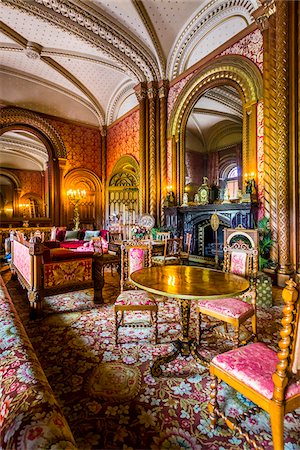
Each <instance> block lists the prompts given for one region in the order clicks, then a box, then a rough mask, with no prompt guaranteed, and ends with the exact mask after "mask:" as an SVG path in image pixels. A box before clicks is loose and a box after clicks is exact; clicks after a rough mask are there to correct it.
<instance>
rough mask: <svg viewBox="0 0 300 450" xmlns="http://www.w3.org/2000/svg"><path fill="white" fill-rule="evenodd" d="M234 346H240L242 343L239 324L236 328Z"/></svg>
mask: <svg viewBox="0 0 300 450" xmlns="http://www.w3.org/2000/svg"><path fill="white" fill-rule="evenodd" d="M233 339H234V341H233V342H234V347H235V348H238V346H239V345H240V327H239V326H238V325H237V326H236V327H235V328H234V338H233Z"/></svg>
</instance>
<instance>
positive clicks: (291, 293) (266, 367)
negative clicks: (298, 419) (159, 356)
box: [208, 280, 300, 450]
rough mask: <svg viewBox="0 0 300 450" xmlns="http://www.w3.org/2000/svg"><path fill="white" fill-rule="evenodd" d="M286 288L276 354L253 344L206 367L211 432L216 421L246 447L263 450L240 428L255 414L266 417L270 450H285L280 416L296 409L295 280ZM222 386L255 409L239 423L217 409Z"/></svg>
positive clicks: (298, 330) (299, 368) (299, 364)
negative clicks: (249, 445)
mask: <svg viewBox="0 0 300 450" xmlns="http://www.w3.org/2000/svg"><path fill="white" fill-rule="evenodd" d="M286 284H287V286H286V287H285V289H284V290H283V293H282V297H283V300H284V303H285V305H284V307H283V318H282V321H281V324H282V328H281V331H280V336H281V339H280V341H279V344H278V346H279V352H278V353H277V352H276V351H274V350H273V349H271V348H269V347H268V346H267V345H266V344H264V343H262V342H255V343H250V344H247V345H246V346H244V347H239V348H237V349H233V350H230V351H228V352H225V353H222V354H220V355H217V356H216V357H214V358H213V359H212V361H211V363H210V375H211V393H210V400H209V404H208V409H209V414H210V421H211V426H212V427H213V428H215V426H216V424H217V417H218V416H220V417H222V419H224V420H225V423H226V424H227V426H228V427H229V428H230V429H231V430H234V431H237V432H239V433H240V434H241V435H242V436H243V437H244V438H245V439H246V440H247V442H248V443H250V444H252V445H253V447H254V448H255V449H260V450H263V449H264V446H263V445H261V444H260V442H258V437H257V436H256V434H255V433H253V437H252V436H250V435H249V433H248V432H247V431H246V430H245V429H244V430H243V428H242V426H241V422H242V421H243V420H245V419H247V417H250V416H251V414H253V413H256V412H258V411H259V408H261V409H262V410H264V411H266V412H268V413H269V414H270V422H271V432H272V440H273V446H274V450H283V449H284V416H285V414H288V413H289V412H292V411H294V410H296V409H297V408H299V407H300V326H299V315H300V305H299V298H298V297H299V295H298V291H297V289H296V283H294V282H293V280H289V281H287V282H286ZM221 381H223V382H225V383H226V384H228V385H229V386H231V387H232V388H233V389H235V390H236V391H237V392H239V393H240V394H242V395H243V396H245V397H246V398H247V399H249V400H250V401H251V402H253V403H254V404H255V405H257V406H256V407H254V408H252V409H250V411H247V412H245V413H243V414H241V416H238V417H234V418H232V417H229V416H226V415H225V413H224V412H223V411H221V410H220V408H219V405H218V392H217V391H218V384H219V383H220V382H221ZM222 395H224V390H222ZM223 400H224V399H223ZM223 400H222V401H223ZM225 402H226V398H225Z"/></svg>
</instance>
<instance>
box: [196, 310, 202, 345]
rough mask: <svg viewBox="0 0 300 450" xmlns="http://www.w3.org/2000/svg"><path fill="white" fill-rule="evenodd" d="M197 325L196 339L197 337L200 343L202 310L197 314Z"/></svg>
mask: <svg viewBox="0 0 300 450" xmlns="http://www.w3.org/2000/svg"><path fill="white" fill-rule="evenodd" d="M197 322H198V323H197V326H196V334H197V335H196V339H197V343H198V345H200V341H201V312H199V313H198V314H197Z"/></svg>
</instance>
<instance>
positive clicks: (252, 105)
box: [168, 55, 263, 203]
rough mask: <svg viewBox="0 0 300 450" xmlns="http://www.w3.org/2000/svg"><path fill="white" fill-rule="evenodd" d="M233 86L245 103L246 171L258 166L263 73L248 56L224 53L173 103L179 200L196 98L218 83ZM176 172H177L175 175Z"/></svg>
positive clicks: (175, 179)
mask: <svg viewBox="0 0 300 450" xmlns="http://www.w3.org/2000/svg"><path fill="white" fill-rule="evenodd" d="M224 84H226V85H230V86H232V87H234V88H235V89H236V90H237V91H238V92H239V94H240V96H241V100H242V105H243V157H242V160H243V172H244V173H246V172H255V173H256V172H257V169H256V141H257V140H256V135H257V130H256V106H257V103H258V102H259V101H260V100H261V99H262V93H263V83H262V75H261V72H260V71H259V69H258V67H257V66H256V65H255V64H254V63H253V62H252V61H250V60H249V59H247V58H245V57H243V56H239V55H233V56H232V55H230V56H221V57H218V58H217V59H216V60H214V61H212V62H210V63H208V64H207V65H205V66H204V67H203V68H202V70H200V71H199V72H198V73H197V74H195V75H194V76H193V77H192V78H191V79H190V80H189V81H188V82H187V84H186V85H185V86H184V88H183V89H182V91H181V93H180V94H179V95H178V97H177V99H176V102H175V103H174V105H173V108H172V111H171V114H170V119H169V124H168V137H169V139H172V141H173V144H172V148H173V149H174V150H173V155H172V173H173V179H172V185H173V189H174V188H175V190H176V193H177V201H178V202H179V203H181V202H182V196H183V192H184V154H185V131H186V124H187V120H188V117H189V115H190V113H191V111H192V108H193V106H194V104H195V103H196V101H197V100H198V99H199V98H200V97H201V95H203V94H204V92H205V91H207V90H208V89H211V88H213V87H215V86H220V85H224ZM175 174H176V175H175Z"/></svg>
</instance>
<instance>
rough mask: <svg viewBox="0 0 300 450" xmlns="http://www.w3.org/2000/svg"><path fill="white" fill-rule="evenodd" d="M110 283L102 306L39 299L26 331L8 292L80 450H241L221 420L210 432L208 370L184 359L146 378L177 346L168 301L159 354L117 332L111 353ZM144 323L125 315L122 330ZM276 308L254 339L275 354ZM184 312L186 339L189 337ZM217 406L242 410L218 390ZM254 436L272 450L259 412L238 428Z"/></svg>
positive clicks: (173, 310)
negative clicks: (38, 312)
mask: <svg viewBox="0 0 300 450" xmlns="http://www.w3.org/2000/svg"><path fill="white" fill-rule="evenodd" d="M118 281H119V280H118V276H117V275H116V274H114V275H113V276H111V274H110V273H109V272H107V273H106V274H105V288H104V298H105V304H104V305H100V306H99V305H98V306H95V305H94V303H93V301H92V298H93V291H92V290H84V291H80V292H73V293H68V294H61V295H56V296H52V297H48V298H47V299H46V314H45V316H44V318H42V319H38V320H36V321H30V320H29V316H28V308H27V306H28V305H27V302H26V298H25V296H24V292H23V291H22V289H21V288H20V286H19V285H18V283H17V282H15V281H12V280H8V281H7V287H8V289H9V292H10V295H11V297H12V299H13V301H14V303H15V306H16V308H17V310H18V312H19V314H20V316H21V317H22V320H23V323H24V325H25V327H26V329H27V332H28V334H29V337H30V339H31V341H32V343H33V346H34V348H35V350H36V352H37V355H38V358H39V360H40V362H41V364H42V367H43V369H44V371H45V373H46V376H47V378H48V380H49V382H50V385H51V386H52V389H53V391H54V394H55V395H56V397H57V399H58V401H59V403H60V404H61V406H62V409H63V411H64V414H65V416H66V418H67V420H68V422H69V425H70V427H71V429H72V432H73V434H74V437H75V439H76V442H77V445H78V448H79V449H82V450H89V449H99V450H100V449H123V450H130V449H132V450H135V449H150V450H161V449H164V450H177V449H178V450H179V449H185V450H187V449H193V450H198V449H210V450H229V449H250V446H249V445H248V444H247V443H246V442H245V441H244V440H242V439H241V438H240V437H238V435H235V434H234V433H232V432H231V431H230V430H229V429H228V428H227V427H226V426H225V425H224V422H223V421H222V420H220V421H219V422H218V427H217V428H216V429H215V430H211V429H210V427H209V420H208V411H207V402H208V398H209V391H210V387H209V386H210V379H209V374H208V370H207V369H205V368H204V367H203V366H201V365H199V364H197V363H196V362H195V361H194V360H193V358H191V357H189V358H187V359H185V358H183V357H179V358H178V359H176V360H175V361H174V362H171V363H169V364H167V365H166V366H165V367H164V368H163V376H161V377H159V378H153V377H152V376H151V372H150V365H151V362H152V361H153V359H154V358H156V357H157V356H158V355H162V354H166V353H167V352H168V351H171V349H172V344H171V342H172V341H173V340H175V339H176V338H177V337H178V334H179V331H180V327H179V324H178V314H179V311H178V308H177V304H176V302H175V301H169V302H167V303H161V304H160V305H159V344H158V345H156V346H155V345H154V344H153V337H154V336H153V330H151V329H149V328H123V329H122V328H121V330H120V340H119V341H120V345H118V346H116V345H115V342H114V339H115V333H114V330H115V325H114V313H113V306H112V303H113V301H114V299H115V298H116V296H117V295H118ZM137 316H139V319H140V320H143V319H147V317H145V316H143V315H141V314H139V313H134V315H131V314H127V315H126V319H127V320H129V321H130V320H135V319H136V318H137ZM280 316H281V308H280V307H273V308H272V309H270V310H263V309H260V310H259V311H258V325H259V333H260V339H261V340H262V341H264V342H266V343H267V344H269V345H270V346H273V348H275V349H276V346H275V343H276V342H277V341H278V338H279V333H278V330H279V321H280ZM194 318H195V311H194V309H193V310H192V320H191V324H192V326H191V335H192V336H193V335H195V320H194ZM226 345H227V343H226V342H223V341H222V340H221V339H216V338H215V336H209V335H208V334H205V333H204V334H203V345H202V346H201V353H203V354H204V355H206V356H207V355H209V354H210V355H212V354H216V353H219V352H222V351H223V350H225V348H227V347H226ZM218 398H219V402H220V405H222V408H223V407H224V408H225V410H226V412H227V413H229V414H230V415H231V416H235V415H237V414H239V413H241V412H242V411H244V410H245V409H247V408H249V405H251V402H249V401H248V400H247V399H246V398H245V397H243V396H242V395H240V394H237V393H236V392H235V391H233V390H232V389H230V388H229V387H228V386H226V385H225V384H222V385H221V386H220V389H219V395H218ZM244 427H245V429H246V430H247V431H248V432H249V433H250V434H251V435H253V434H255V435H256V436H259V438H260V442H261V445H262V446H263V448H264V449H266V450H271V449H272V448H273V446H272V443H271V436H270V423H269V416H268V415H267V414H266V413H264V412H261V413H259V414H256V415H252V416H250V417H249V418H247V419H246V420H245V422H244ZM299 434H300V411H299V410H298V412H297V413H291V414H288V415H286V417H285V443H286V444H285V450H299V449H300V445H299Z"/></svg>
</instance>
